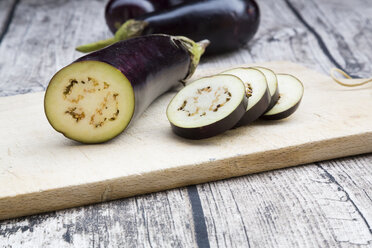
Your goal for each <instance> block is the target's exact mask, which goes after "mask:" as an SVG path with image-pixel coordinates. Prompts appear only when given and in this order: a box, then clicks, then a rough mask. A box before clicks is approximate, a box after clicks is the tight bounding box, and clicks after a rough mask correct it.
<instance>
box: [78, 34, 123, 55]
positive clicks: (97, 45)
mask: <svg viewBox="0 0 372 248" xmlns="http://www.w3.org/2000/svg"><path fill="white" fill-rule="evenodd" d="M115 42H116V39H115V37H112V38H109V39H106V40H100V41H97V42H93V43H89V44H85V45H81V46H78V47H77V48H76V50H77V51H79V52H82V53H89V52H94V51H96V50H99V49H102V48H104V47H107V46H109V45H112V44H114V43H115Z"/></svg>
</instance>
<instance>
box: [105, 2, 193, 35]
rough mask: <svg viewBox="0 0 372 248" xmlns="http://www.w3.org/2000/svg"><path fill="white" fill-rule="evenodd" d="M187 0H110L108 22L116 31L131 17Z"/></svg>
mask: <svg viewBox="0 0 372 248" xmlns="http://www.w3.org/2000/svg"><path fill="white" fill-rule="evenodd" d="M186 1H187V0H110V1H109V2H108V3H107V5H106V9H105V18H106V23H107V26H108V27H109V28H110V30H111V32H113V33H115V32H116V30H117V29H119V28H120V26H121V25H122V24H123V23H124V22H125V21H127V20H129V19H133V18H137V17H140V16H141V15H144V14H147V13H150V12H154V11H159V10H164V9H168V8H170V7H173V6H177V5H179V4H181V3H184V2H186ZM189 1H190V0H189Z"/></svg>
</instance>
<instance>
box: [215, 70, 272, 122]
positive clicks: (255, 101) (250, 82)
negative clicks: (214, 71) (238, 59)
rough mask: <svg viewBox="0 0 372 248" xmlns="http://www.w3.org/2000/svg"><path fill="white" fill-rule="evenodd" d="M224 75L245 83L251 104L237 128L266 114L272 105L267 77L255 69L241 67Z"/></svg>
mask: <svg viewBox="0 0 372 248" xmlns="http://www.w3.org/2000/svg"><path fill="white" fill-rule="evenodd" d="M222 74H230V75H234V76H237V77H238V78H240V79H241V80H242V81H243V82H244V84H245V87H246V94H247V96H248V99H249V102H248V105H247V109H246V113H245V114H244V116H243V117H242V118H241V119H240V120H239V122H238V123H237V125H236V126H243V125H248V124H250V123H251V122H253V121H255V120H257V119H258V118H259V117H260V116H261V115H262V114H263V113H265V111H266V110H267V107H268V106H269V105H270V102H271V95H270V91H269V87H268V85H267V82H266V77H265V75H264V74H263V73H262V72H261V71H259V70H257V69H255V68H253V67H248V68H243V67H241V68H234V69H231V70H228V71H224V72H222Z"/></svg>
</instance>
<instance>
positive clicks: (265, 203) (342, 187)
mask: <svg viewBox="0 0 372 248" xmlns="http://www.w3.org/2000/svg"><path fill="white" fill-rule="evenodd" d="M105 3H106V1H104V0H100V1H99V0H95V1H93V0H81V1H74V0H55V1H53V0H0V96H8V95H16V94H24V93H28V92H35V91H43V90H45V87H46V84H47V82H48V79H49V78H50V77H51V76H52V75H53V74H54V73H55V72H56V71H57V70H58V69H60V68H61V67H62V66H64V65H67V64H69V63H70V62H71V61H73V60H74V59H75V58H77V57H79V56H80V54H79V53H77V52H75V51H74V49H73V48H74V47H76V46H77V45H80V44H84V43H86V42H90V41H94V40H97V39H101V38H105V37H108V36H109V35H110V34H109V32H108V29H107V27H106V25H105V22H104V18H103V9H104V6H105ZM259 5H260V7H261V13H262V15H261V18H262V19H261V25H260V29H259V32H258V34H257V35H256V36H255V37H254V39H253V40H252V41H251V42H249V43H248V44H247V46H246V47H244V48H243V49H241V50H239V51H237V52H234V53H229V54H225V55H221V56H215V57H209V58H205V59H204V60H203V62H202V64H201V67H203V68H207V67H212V66H216V65H218V66H222V65H234V64H242V63H250V62H260V61H270V60H290V61H293V62H297V63H301V64H303V65H305V66H307V67H309V68H313V69H315V70H317V71H319V72H323V73H326V74H327V73H328V71H329V68H331V67H334V66H336V67H339V68H342V69H344V70H345V71H347V72H349V73H350V74H352V75H357V76H360V77H369V76H371V75H372V66H371V62H372V52H371V51H372V3H371V2H370V1H368V0H353V1H350V0H328V1H326V0H323V1H322V0H282V1H276V0H261V1H259ZM368 89H369V88H368ZM368 89H367V90H368ZM345 100H350V99H345ZM371 100H372V99H371ZM350 104H353V103H352V101H350ZM355 107H356V108H357V107H358V106H355ZM371 125H372V123H371ZM0 138H1V137H0ZM0 187H1V182H0ZM20 246H22V247H372V155H371V154H369V155H368V154H367V155H360V156H356V157H348V158H343V159H337V160H332V161H325V162H321V163H315V164H309V165H306V166H300V167H294V168H289V169H282V170H277V171H272V172H266V173H260V174H255V175H249V176H244V177H239V178H234V179H228V180H223V181H218V182H211V183H205V184H201V185H196V186H189V187H186V188H179V189H174V190H168V191H165V192H159V193H154V194H149V195H143V196H138V197H132V198H128V199H123V200H117V201H112V202H108V203H102V204H96V205H91V206H86V207H80V208H74V209H68V210H64V211H58V212H53V213H47V214H40V215H35V216H30V217H24V218H19V219H14V220H7V221H1V222H0V247H20Z"/></svg>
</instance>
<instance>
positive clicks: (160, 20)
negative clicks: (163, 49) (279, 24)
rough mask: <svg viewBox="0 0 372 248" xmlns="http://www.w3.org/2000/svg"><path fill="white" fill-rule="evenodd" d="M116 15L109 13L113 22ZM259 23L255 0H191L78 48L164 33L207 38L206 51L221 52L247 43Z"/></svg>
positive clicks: (108, 17)
mask: <svg viewBox="0 0 372 248" xmlns="http://www.w3.org/2000/svg"><path fill="white" fill-rule="evenodd" d="M110 18H112V20H111V19H110ZM115 18H116V17H115V16H107V19H110V22H114V23H115V22H116V21H115ZM259 22H260V11H259V7H258V5H257V3H256V2H255V1H254V0H199V1H191V2H186V3H183V4H180V5H178V6H174V7H171V8H169V9H166V10H162V11H154V12H150V13H147V14H145V15H142V16H140V17H137V18H135V19H131V20H128V21H126V22H125V23H124V24H123V25H122V26H121V27H120V28H119V29H118V31H117V32H116V33H115V37H114V38H112V40H110V39H109V40H106V41H100V42H98V43H91V44H87V45H84V46H80V47H78V48H77V50H78V51H81V52H90V51H94V50H97V49H100V48H102V47H104V46H105V45H107V44H111V43H113V42H115V41H117V40H121V39H128V38H130V37H133V36H138V35H148V34H154V33H164V34H170V35H183V36H187V37H189V38H191V39H193V40H201V39H208V40H210V42H211V45H210V46H209V47H208V49H207V53H209V54H212V53H222V52H226V51H231V50H234V49H237V48H239V47H242V46H243V45H245V44H246V43H247V42H248V41H249V40H250V39H251V38H252V37H253V36H254V34H255V33H256V32H257V29H258V26H259Z"/></svg>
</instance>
